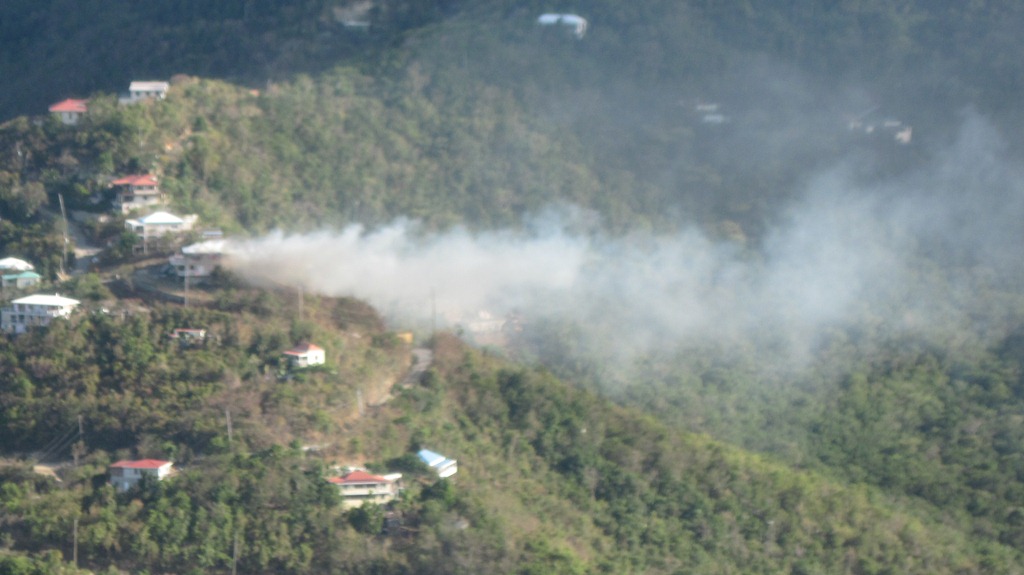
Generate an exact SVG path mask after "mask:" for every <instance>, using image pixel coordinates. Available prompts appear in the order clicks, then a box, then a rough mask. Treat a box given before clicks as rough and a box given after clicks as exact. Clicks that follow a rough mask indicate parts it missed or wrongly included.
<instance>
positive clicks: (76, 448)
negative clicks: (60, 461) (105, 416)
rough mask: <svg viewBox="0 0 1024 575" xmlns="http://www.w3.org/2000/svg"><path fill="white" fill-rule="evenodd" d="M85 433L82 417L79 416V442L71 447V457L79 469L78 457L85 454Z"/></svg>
mask: <svg viewBox="0 0 1024 575" xmlns="http://www.w3.org/2000/svg"><path fill="white" fill-rule="evenodd" d="M84 438H85V433H84V429H83V426H82V416H81V415H79V416H78V441H77V442H75V444H74V445H73V446H72V447H71V455H72V456H73V457H74V458H75V467H78V457H79V456H80V455H83V454H84V453H85V439H84Z"/></svg>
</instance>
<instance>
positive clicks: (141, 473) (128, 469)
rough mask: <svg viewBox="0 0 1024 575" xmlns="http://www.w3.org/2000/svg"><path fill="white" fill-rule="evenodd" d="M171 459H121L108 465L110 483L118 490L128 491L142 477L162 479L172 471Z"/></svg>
mask: <svg viewBox="0 0 1024 575" xmlns="http://www.w3.org/2000/svg"><path fill="white" fill-rule="evenodd" d="M173 468H174V462H173V461H163V460H160V459H139V460H135V461H129V460H122V461H118V462H117V463H115V464H113V465H111V466H110V484H111V485H113V486H114V487H115V488H116V489H117V490H118V491H128V490H129V489H131V488H132V487H134V486H135V485H136V484H138V483H139V482H140V481H142V478H143V477H146V476H149V477H153V478H155V479H156V480H157V481H163V480H164V479H166V478H167V477H168V476H170V475H171V474H172V473H173V472H174V469H173Z"/></svg>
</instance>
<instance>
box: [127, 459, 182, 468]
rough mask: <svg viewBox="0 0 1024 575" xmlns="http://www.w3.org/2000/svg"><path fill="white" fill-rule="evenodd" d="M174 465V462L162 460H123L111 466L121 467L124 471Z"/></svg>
mask: <svg viewBox="0 0 1024 575" xmlns="http://www.w3.org/2000/svg"><path fill="white" fill-rule="evenodd" d="M173 464H174V462H173V461H164V460H162V459H136V460H130V459H122V460H121V461H118V462H117V463H115V464H113V465H111V467H119V468H122V469H159V468H161V467H163V466H165V465H173Z"/></svg>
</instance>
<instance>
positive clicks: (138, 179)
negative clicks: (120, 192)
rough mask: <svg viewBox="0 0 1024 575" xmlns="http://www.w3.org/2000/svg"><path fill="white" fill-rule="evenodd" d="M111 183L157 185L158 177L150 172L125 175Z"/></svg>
mask: <svg viewBox="0 0 1024 575" xmlns="http://www.w3.org/2000/svg"><path fill="white" fill-rule="evenodd" d="M110 183H111V184H112V185H115V186H155V185H156V184H157V182H156V178H155V177H154V176H151V175H149V174H134V175H131V176H124V177H123V178H118V179H116V180H114V181H113V182H110Z"/></svg>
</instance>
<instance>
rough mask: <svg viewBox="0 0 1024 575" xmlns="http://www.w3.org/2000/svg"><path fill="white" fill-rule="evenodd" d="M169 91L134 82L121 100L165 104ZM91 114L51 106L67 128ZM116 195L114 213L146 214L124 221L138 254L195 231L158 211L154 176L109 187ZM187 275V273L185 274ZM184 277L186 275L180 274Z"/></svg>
mask: <svg viewBox="0 0 1024 575" xmlns="http://www.w3.org/2000/svg"><path fill="white" fill-rule="evenodd" d="M169 89H170V84H169V83H168V82H162V81H134V82H131V84H129V86H128V93H127V94H123V95H121V96H120V97H119V98H118V102H119V103H120V104H126V105H127V104H135V103H138V102H143V101H148V100H163V99H165V98H166V97H167V91H168V90H169ZM88 111H89V107H88V100H79V99H74V98H72V99H67V100H63V101H61V102H57V103H56V104H54V105H52V106H50V113H51V114H54V115H55V116H56V117H57V118H58V119H60V121H61V122H62V123H64V124H66V125H69V126H74V125H76V124H78V123H79V121H80V120H81V119H82V117H84V116H85V114H87V113H88ZM110 186H111V188H113V191H114V199H113V204H114V210H115V211H116V212H118V213H120V214H122V215H126V216H127V215H129V214H143V213H146V214H147V215H145V216H139V217H136V218H132V219H128V220H127V221H125V229H127V230H128V231H130V232H132V233H134V234H136V235H137V236H138V237H139V243H138V244H137V245H136V246H135V247H134V250H135V253H136V254H137V255H138V254H143V255H145V254H148V253H150V251H151V250H153V249H154V248H160V249H163V248H167V247H168V246H169V243H170V242H172V241H173V240H176V239H177V238H180V237H181V236H182V235H183V234H185V233H187V232H190V231H192V230H193V229H194V227H195V224H196V220H197V217H196V216H195V215H186V216H183V217H179V216H177V215H175V214H172V213H170V212H166V211H155V210H158V209H159V208H161V207H162V206H164V205H165V204H166V198H165V197H164V194H163V192H161V191H160V183H159V181H158V180H157V177H156V176H155V175H153V174H148V173H144V174H129V175H126V176H122V177H120V178H117V179H115V180H114V181H112V182H111V183H110ZM183 271H184V270H183ZM211 271H212V267H209V268H207V267H201V268H199V269H197V270H196V272H197V273H194V274H189V275H191V276H193V277H202V276H206V275H209V273H210V272H211ZM180 275H181V276H182V277H184V275H185V274H184V273H183V274H180Z"/></svg>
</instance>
